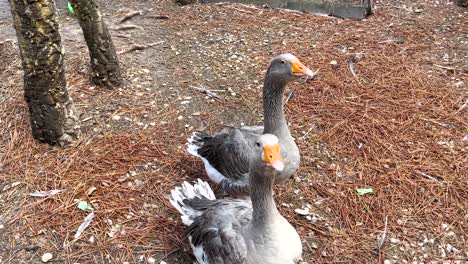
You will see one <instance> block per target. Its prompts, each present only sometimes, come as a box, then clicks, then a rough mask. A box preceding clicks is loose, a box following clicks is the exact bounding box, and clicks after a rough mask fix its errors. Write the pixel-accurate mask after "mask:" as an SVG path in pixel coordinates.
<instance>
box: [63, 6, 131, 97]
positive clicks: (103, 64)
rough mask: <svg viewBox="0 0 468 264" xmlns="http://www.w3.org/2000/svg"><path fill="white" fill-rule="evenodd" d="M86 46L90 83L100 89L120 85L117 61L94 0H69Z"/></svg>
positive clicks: (119, 71) (120, 77)
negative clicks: (89, 66)
mask: <svg viewBox="0 0 468 264" xmlns="http://www.w3.org/2000/svg"><path fill="white" fill-rule="evenodd" d="M70 3H71V4H72V6H73V9H74V10H75V14H76V16H77V18H78V21H79V23H80V26H81V29H82V30H83V35H84V38H85V40H86V44H87V45H88V50H89V56H90V64H91V81H92V82H93V83H94V84H96V85H98V86H102V87H106V88H109V89H111V88H114V87H118V86H121V85H122V74H121V70H120V66H119V59H118V58H117V53H116V52H115V48H114V44H113V42H112V38H111V35H110V33H109V30H108V29H107V26H106V24H105V23H104V20H103V17H102V15H101V12H100V11H99V7H98V5H97V4H96V3H95V1H94V0H70Z"/></svg>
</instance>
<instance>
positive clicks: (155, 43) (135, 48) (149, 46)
mask: <svg viewBox="0 0 468 264" xmlns="http://www.w3.org/2000/svg"><path fill="white" fill-rule="evenodd" d="M163 42H164V41H159V42H154V43H150V44H145V45H138V44H133V45H132V46H131V47H130V48H128V49H126V50H122V51H119V52H118V53H117V54H119V55H120V54H125V53H129V52H132V51H136V50H144V49H147V48H151V47H153V46H155V45H158V44H161V43H163Z"/></svg>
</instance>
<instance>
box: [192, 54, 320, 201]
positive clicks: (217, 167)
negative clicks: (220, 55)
mask: <svg viewBox="0 0 468 264" xmlns="http://www.w3.org/2000/svg"><path fill="white" fill-rule="evenodd" d="M316 74H317V72H315V73H314V72H313V71H312V70H310V69H309V68H307V67H306V66H304V64H302V63H301V62H300V61H299V59H298V58H296V57H295V56H294V55H292V54H282V55H280V56H277V57H275V58H273V59H272V61H271V63H270V66H269V68H268V71H267V73H266V77H265V81H264V85H263V111H264V126H243V127H239V128H234V127H226V128H224V129H223V130H222V131H221V132H219V133H217V134H215V135H213V136H211V135H209V134H208V133H207V132H206V131H201V132H200V131H196V132H194V133H192V136H191V138H189V139H188V145H187V151H188V152H189V153H190V154H192V155H193V156H196V157H199V158H200V159H202V160H203V163H204V165H205V170H206V172H207V174H208V177H209V178H210V179H211V180H212V181H214V182H215V183H216V184H219V185H220V187H221V190H222V191H223V192H224V193H226V194H233V195H234V194H242V193H249V180H248V175H249V162H250V160H251V157H252V155H253V148H252V145H253V144H252V142H254V141H255V140H256V138H257V137H258V136H259V135H261V134H264V133H270V134H273V135H275V136H277V137H278V138H279V144H280V146H281V155H282V156H283V158H284V160H285V161H286V168H285V169H284V170H283V171H281V172H280V173H279V174H278V175H277V176H276V180H275V183H282V182H284V181H286V180H287V179H289V178H290V177H291V176H292V175H293V174H294V173H295V172H296V170H297V169H298V168H299V162H300V154H299V148H298V147H297V145H296V143H295V142H294V139H293V137H292V136H291V133H290V132H289V128H288V125H287V122H286V118H285V116H284V110H283V94H284V91H285V87H286V84H287V83H288V82H291V81H294V80H298V79H301V80H302V81H304V82H305V81H306V80H307V78H312V79H313V78H314V77H315V76H316Z"/></svg>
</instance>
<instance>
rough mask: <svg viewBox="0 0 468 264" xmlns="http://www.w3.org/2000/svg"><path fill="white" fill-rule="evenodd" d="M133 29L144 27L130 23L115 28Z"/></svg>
mask: <svg viewBox="0 0 468 264" xmlns="http://www.w3.org/2000/svg"><path fill="white" fill-rule="evenodd" d="M131 29H143V28H142V27H139V26H136V25H132V24H128V25H122V26H120V27H117V28H116V29H115V30H131Z"/></svg>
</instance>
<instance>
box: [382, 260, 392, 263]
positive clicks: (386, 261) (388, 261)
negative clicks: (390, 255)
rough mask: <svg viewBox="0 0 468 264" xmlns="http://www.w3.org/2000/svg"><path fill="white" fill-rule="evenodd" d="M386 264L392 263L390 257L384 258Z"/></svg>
mask: <svg viewBox="0 0 468 264" xmlns="http://www.w3.org/2000/svg"><path fill="white" fill-rule="evenodd" d="M383 263H384V264H391V263H392V262H391V261H390V260H389V259H386V260H384V262H383Z"/></svg>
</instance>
